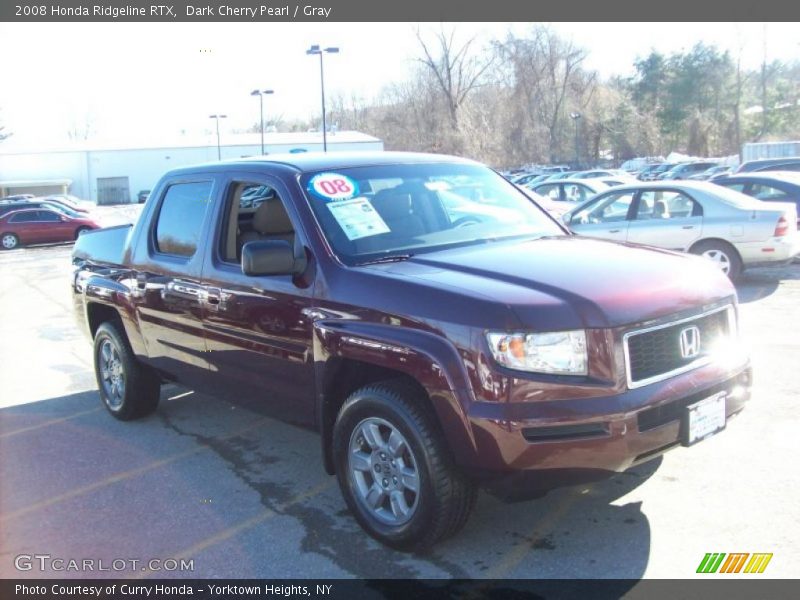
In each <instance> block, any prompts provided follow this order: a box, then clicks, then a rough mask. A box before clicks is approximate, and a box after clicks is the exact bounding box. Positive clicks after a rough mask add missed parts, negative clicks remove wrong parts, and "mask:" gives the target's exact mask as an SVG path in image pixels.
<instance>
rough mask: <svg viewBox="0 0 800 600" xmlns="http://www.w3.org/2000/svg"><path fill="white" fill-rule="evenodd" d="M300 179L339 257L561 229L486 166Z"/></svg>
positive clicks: (378, 169) (371, 170)
mask: <svg viewBox="0 0 800 600" xmlns="http://www.w3.org/2000/svg"><path fill="white" fill-rule="evenodd" d="M300 184H301V185H302V187H303V189H304V190H305V193H306V196H307V198H308V202H309V204H310V205H311V209H312V210H313V212H314V214H315V215H316V217H317V220H318V222H319V223H320V225H321V227H322V229H323V231H324V233H325V236H326V238H327V239H328V241H329V243H330V244H331V246H332V247H333V249H334V251H335V252H336V253H337V255H338V256H339V257H340V258H341V259H342V260H343V261H344V262H345V263H347V264H358V263H361V262H369V261H372V260H375V259H381V258H385V257H392V256H397V257H398V258H400V257H408V256H410V255H414V254H421V253H425V252H433V251H436V250H443V249H446V248H450V247H456V246H466V245H471V244H480V243H486V242H492V241H497V240H502V239H508V238H512V237H541V236H545V235H547V236H550V235H564V231H563V230H562V229H561V228H560V227H559V226H558V225H557V224H556V223H555V222H554V221H553V220H552V219H550V218H549V217H548V216H547V214H546V213H545V212H544V210H543V209H541V208H539V207H538V206H537V205H536V204H534V203H533V202H532V201H531V200H530V199H528V198H527V197H526V196H525V195H524V194H523V193H522V192H520V191H519V190H518V189H517V188H516V187H515V186H513V185H512V184H510V183H509V182H507V181H506V180H505V179H503V178H502V177H500V176H499V175H497V174H496V173H495V172H494V171H492V170H491V169H488V168H486V167H481V166H479V165H462V164H446V163H429V164H407V165H386V166H371V167H354V168H344V169H332V170H329V171H324V172H318V173H309V174H305V175H304V176H303V177H302V178H301V180H300Z"/></svg>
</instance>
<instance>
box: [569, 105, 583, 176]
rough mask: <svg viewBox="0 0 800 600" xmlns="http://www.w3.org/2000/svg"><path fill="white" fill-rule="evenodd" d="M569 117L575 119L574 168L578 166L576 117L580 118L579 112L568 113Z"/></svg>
mask: <svg viewBox="0 0 800 600" xmlns="http://www.w3.org/2000/svg"><path fill="white" fill-rule="evenodd" d="M569 118H570V119H572V120H573V121H575V168H576V169H577V168H579V167H580V154H579V153H578V119H580V118H581V113H579V112H572V113H569Z"/></svg>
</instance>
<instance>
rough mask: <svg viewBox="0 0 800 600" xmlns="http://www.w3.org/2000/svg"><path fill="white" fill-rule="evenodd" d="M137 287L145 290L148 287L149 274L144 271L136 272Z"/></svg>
mask: <svg viewBox="0 0 800 600" xmlns="http://www.w3.org/2000/svg"><path fill="white" fill-rule="evenodd" d="M136 287H138V288H139V289H140V290H143V289H145V288H146V287H147V275H145V274H144V273H137V274H136Z"/></svg>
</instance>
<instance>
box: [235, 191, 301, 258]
mask: <svg viewBox="0 0 800 600" xmlns="http://www.w3.org/2000/svg"><path fill="white" fill-rule="evenodd" d="M261 240H286V241H287V242H289V244H291V245H292V247H294V227H292V222H291V221H290V220H289V215H288V214H287V213H286V209H285V208H284V207H283V202H281V199H280V198H278V197H277V196H275V197H274V198H269V199H267V200H265V201H264V202H263V203H262V204H261V205H260V206H259V207H258V208H257V209H256V212H255V213H253V231H245V232H244V233H242V234H240V235H239V256H241V254H242V246H244V245H245V244H246V243H247V242H256V241H261Z"/></svg>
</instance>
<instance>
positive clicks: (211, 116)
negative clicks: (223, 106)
mask: <svg viewBox="0 0 800 600" xmlns="http://www.w3.org/2000/svg"><path fill="white" fill-rule="evenodd" d="M208 118H209V119H214V120H215V121H216V122H217V160H222V149H221V147H220V144H219V120H220V119H227V118H228V115H209V116H208Z"/></svg>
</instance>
